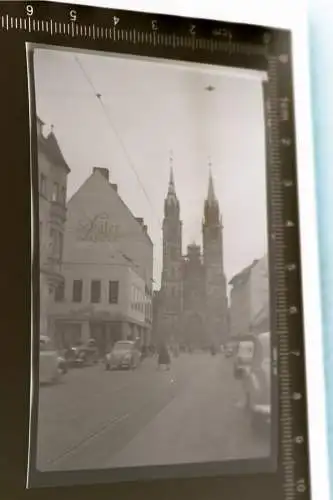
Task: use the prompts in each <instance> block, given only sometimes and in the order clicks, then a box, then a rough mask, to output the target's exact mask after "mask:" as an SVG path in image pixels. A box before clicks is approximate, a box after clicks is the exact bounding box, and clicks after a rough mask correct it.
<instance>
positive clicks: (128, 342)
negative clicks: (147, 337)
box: [116, 340, 134, 344]
mask: <svg viewBox="0 0 333 500" xmlns="http://www.w3.org/2000/svg"><path fill="white" fill-rule="evenodd" d="M116 344H134V342H133V340H117V342H116Z"/></svg>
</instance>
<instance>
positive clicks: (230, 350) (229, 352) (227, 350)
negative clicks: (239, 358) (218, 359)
mask: <svg viewBox="0 0 333 500" xmlns="http://www.w3.org/2000/svg"><path fill="white" fill-rule="evenodd" d="M233 353H234V350H233V347H232V346H231V345H227V346H226V347H225V348H224V355H225V357H226V358H231V356H232V355H233Z"/></svg>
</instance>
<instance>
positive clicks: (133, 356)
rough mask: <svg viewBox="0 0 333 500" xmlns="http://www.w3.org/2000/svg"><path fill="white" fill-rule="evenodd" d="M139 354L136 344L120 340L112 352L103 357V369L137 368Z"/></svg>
mask: <svg viewBox="0 0 333 500" xmlns="http://www.w3.org/2000/svg"><path fill="white" fill-rule="evenodd" d="M140 357H141V353H140V351H139V349H138V347H137V345H136V342H134V341H131V340H120V341H118V342H116V343H115V344H114V346H113V348H112V350H111V351H110V352H109V353H108V354H107V355H106V357H105V369H106V370H113V369H117V368H118V369H119V368H127V369H128V370H130V369H134V368H137V367H138V366H139V364H140Z"/></svg>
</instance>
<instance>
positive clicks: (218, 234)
mask: <svg viewBox="0 0 333 500" xmlns="http://www.w3.org/2000/svg"><path fill="white" fill-rule="evenodd" d="M202 235H203V262H204V269H205V285H206V318H207V323H206V325H207V334H208V335H209V338H210V341H211V342H214V343H217V344H221V343H222V342H224V340H225V339H226V338H227V335H228V331H227V330H228V320H227V318H228V299H227V284H226V277H225V274H224V267H223V226H222V217H221V214H220V207H219V202H218V200H217V198H216V196H215V191H214V182H213V177H212V172H211V164H210V165H209V181H208V194H207V198H206V200H205V204H204V218H203V224H202Z"/></svg>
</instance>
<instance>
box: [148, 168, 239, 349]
mask: <svg viewBox="0 0 333 500" xmlns="http://www.w3.org/2000/svg"><path fill="white" fill-rule="evenodd" d="M182 229H183V225H182V221H181V219H180V203H179V199H178V197H177V194H176V188H175V182H174V175H173V169H172V167H171V169H170V180H169V187H168V192H167V196H166V198H165V201H164V219H163V270H162V277H161V289H160V291H159V292H158V301H157V303H158V306H157V308H156V314H157V318H155V320H156V321H155V322H154V323H155V325H156V330H157V331H156V336H157V339H158V341H162V340H163V341H164V342H166V343H168V344H170V345H185V346H188V347H192V348H205V347H208V346H211V345H212V344H215V345H219V344H221V343H223V342H224V341H225V340H226V339H227V337H228V333H229V332H228V330H229V328H228V324H229V321H228V299H227V288H226V287H227V282H226V277H225V274H224V268H223V226H222V217H221V214H220V208H219V202H218V199H217V198H216V196H215V191H214V184H213V179H212V175H211V172H210V174H209V183H208V194H207V197H206V200H205V202H204V213H203V221H202V251H201V247H200V245H197V244H195V243H193V244H191V245H188V246H187V252H186V255H183V253H182Z"/></svg>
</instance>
